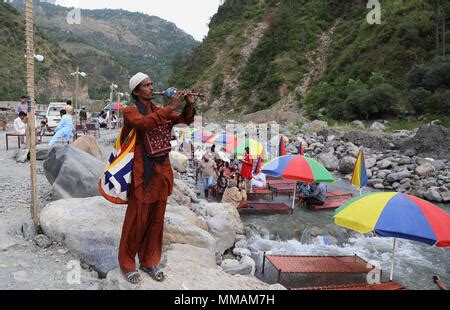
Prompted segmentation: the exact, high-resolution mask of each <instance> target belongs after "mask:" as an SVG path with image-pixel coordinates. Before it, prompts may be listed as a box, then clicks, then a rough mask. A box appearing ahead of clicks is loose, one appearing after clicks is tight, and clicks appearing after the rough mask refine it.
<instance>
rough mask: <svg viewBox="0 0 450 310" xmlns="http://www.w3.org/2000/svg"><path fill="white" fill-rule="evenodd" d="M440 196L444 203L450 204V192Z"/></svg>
mask: <svg viewBox="0 0 450 310" xmlns="http://www.w3.org/2000/svg"><path fill="white" fill-rule="evenodd" d="M440 194H441V198H442V201H443V202H445V203H447V202H450V191H446V192H441V193H440Z"/></svg>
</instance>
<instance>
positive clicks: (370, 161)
mask: <svg viewBox="0 0 450 310" xmlns="http://www.w3.org/2000/svg"><path fill="white" fill-rule="evenodd" d="M376 163H377V159H376V158H374V157H369V158H367V159H366V169H370V168H372V167H373V166H375V164H376Z"/></svg>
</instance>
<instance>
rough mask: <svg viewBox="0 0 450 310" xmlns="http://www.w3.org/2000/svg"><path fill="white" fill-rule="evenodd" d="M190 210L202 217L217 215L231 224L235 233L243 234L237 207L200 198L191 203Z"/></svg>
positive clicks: (242, 225)
mask: <svg viewBox="0 0 450 310" xmlns="http://www.w3.org/2000/svg"><path fill="white" fill-rule="evenodd" d="M192 210H193V211H194V212H195V213H196V214H197V215H200V216H203V217H204V218H206V219H207V218H209V217H218V218H222V219H225V220H226V221H228V222H229V223H230V224H231V225H232V226H233V229H234V231H235V233H236V234H238V235H243V234H245V230H244V224H243V223H242V221H241V217H240V215H239V212H238V211H237V209H236V208H235V207H234V206H233V205H231V204H228V203H209V202H207V201H205V200H201V201H200V203H198V204H193V205H192Z"/></svg>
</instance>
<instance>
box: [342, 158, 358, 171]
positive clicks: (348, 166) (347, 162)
mask: <svg viewBox="0 0 450 310" xmlns="http://www.w3.org/2000/svg"><path fill="white" fill-rule="evenodd" d="M355 163H356V158H354V157H352V156H344V157H342V158H341V160H340V161H339V172H341V173H344V174H346V173H350V172H352V171H353V168H354V167H355Z"/></svg>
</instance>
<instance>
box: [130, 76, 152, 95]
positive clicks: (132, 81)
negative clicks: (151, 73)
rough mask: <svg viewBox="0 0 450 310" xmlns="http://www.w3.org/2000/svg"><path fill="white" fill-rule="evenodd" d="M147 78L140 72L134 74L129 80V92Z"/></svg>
mask: <svg viewBox="0 0 450 310" xmlns="http://www.w3.org/2000/svg"><path fill="white" fill-rule="evenodd" d="M147 78H149V77H148V75H147V74H144V73H142V72H139V73H136V74H135V75H134V76H133V77H132V78H131V79H130V91H133V90H134V89H135V88H136V87H137V86H138V85H139V84H141V82H142V81H143V80H145V79H147Z"/></svg>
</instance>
